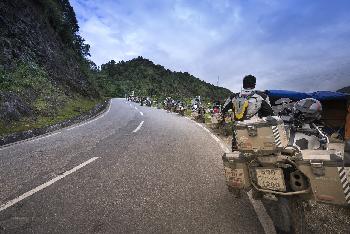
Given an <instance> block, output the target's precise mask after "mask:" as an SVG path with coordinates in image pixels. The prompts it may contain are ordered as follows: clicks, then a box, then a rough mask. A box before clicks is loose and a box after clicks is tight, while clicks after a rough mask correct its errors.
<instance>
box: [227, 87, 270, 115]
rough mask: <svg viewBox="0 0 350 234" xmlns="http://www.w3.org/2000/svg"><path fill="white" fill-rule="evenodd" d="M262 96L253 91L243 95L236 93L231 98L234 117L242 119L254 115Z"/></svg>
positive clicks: (257, 110)
mask: <svg viewBox="0 0 350 234" xmlns="http://www.w3.org/2000/svg"><path fill="white" fill-rule="evenodd" d="M262 101H263V98H262V97H261V96H260V95H259V94H257V93H256V92H255V91H252V92H251V93H249V94H247V95H244V94H242V93H240V94H238V95H237V96H236V97H235V98H233V99H232V104H233V114H234V119H235V120H238V121H242V120H245V119H250V118H251V117H253V116H255V115H256V114H257V113H258V112H259V110H260V108H261V102H262Z"/></svg>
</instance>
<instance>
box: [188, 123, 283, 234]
mask: <svg viewBox="0 0 350 234" xmlns="http://www.w3.org/2000/svg"><path fill="white" fill-rule="evenodd" d="M185 118H186V119H188V120H191V121H192V122H194V123H195V124H196V125H198V126H199V127H201V128H202V129H203V130H204V131H206V132H208V133H209V134H210V136H211V137H212V138H213V139H214V140H215V141H216V142H218V143H219V145H220V147H221V149H222V150H223V151H224V152H225V153H229V152H230V150H229V149H228V148H227V146H226V145H225V143H223V142H222V141H221V140H220V139H219V138H218V137H217V136H215V135H214V134H213V133H211V132H210V130H209V129H207V128H206V127H204V126H203V125H201V124H200V123H197V122H196V121H194V120H192V119H190V118H188V117H185ZM247 195H248V198H249V201H250V203H252V206H253V208H254V211H255V213H256V215H257V216H258V219H259V221H260V223H261V226H262V227H263V229H264V232H265V233H269V234H270V233H271V234H276V229H275V226H274V224H273V221H272V219H271V217H270V216H269V215H268V213H267V212H266V209H265V207H264V205H263V204H262V202H261V201H259V200H254V199H253V197H252V191H251V190H250V191H249V192H247Z"/></svg>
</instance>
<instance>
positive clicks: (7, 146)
mask: <svg viewBox="0 0 350 234" xmlns="http://www.w3.org/2000/svg"><path fill="white" fill-rule="evenodd" d="M60 133H62V132H55V133H52V134H46V135H43V136H41V137H32V138H28V139H25V140H22V141H18V142H14V143H10V144H7V145H4V146H2V147H1V148H0V151H2V150H5V149H8V148H10V147H11V146H15V145H19V144H23V143H26V142H33V141H37V140H41V139H44V138H48V137H52V136H55V135H58V134H60Z"/></svg>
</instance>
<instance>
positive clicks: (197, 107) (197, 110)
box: [191, 96, 205, 123]
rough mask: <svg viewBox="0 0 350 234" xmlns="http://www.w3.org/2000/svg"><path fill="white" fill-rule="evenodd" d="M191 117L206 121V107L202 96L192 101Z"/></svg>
mask: <svg viewBox="0 0 350 234" xmlns="http://www.w3.org/2000/svg"><path fill="white" fill-rule="evenodd" d="M191 110H192V113H191V117H192V118H193V119H194V120H196V121H198V122H201V123H205V109H204V107H203V106H202V103H201V100H200V96H197V97H196V98H194V99H193V100H192V103H191Z"/></svg>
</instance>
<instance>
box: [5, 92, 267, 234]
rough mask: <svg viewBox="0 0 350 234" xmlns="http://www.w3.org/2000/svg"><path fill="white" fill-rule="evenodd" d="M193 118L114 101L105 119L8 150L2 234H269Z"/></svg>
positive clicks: (218, 151)
mask: <svg viewBox="0 0 350 234" xmlns="http://www.w3.org/2000/svg"><path fill="white" fill-rule="evenodd" d="M222 153H223V150H222V148H221V147H220V145H219V144H218V142H217V141H215V140H214V139H213V138H212V137H210V135H209V134H208V133H207V132H206V131H204V130H203V129H202V128H200V127H199V126H197V125H196V124H194V123H193V122H192V121H190V120H188V119H186V118H183V117H180V116H178V115H175V114H170V113H166V111H164V110H157V109H154V108H147V107H141V106H138V105H136V104H135V103H129V102H126V101H124V100H123V99H113V100H112V102H111V106H110V108H109V110H108V111H107V112H106V113H104V114H103V115H101V116H99V117H98V118H96V119H94V120H92V121H89V122H85V123H81V124H80V125H76V126H72V127H70V128H66V129H62V130H60V131H57V132H54V133H51V135H47V136H42V137H39V138H36V139H32V140H29V141H25V142H20V143H18V144H15V145H12V146H9V147H6V148H2V149H1V148H0V233H264V231H263V228H262V226H261V224H260V222H259V219H258V217H257V215H256V213H255V211H254V209H253V206H252V205H251V203H250V202H249V199H248V197H247V196H244V197H243V198H242V199H235V198H233V197H232V196H231V194H230V193H229V192H228V191H227V189H226V185H225V182H224V177H223V166H222V162H221V155H222Z"/></svg>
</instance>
